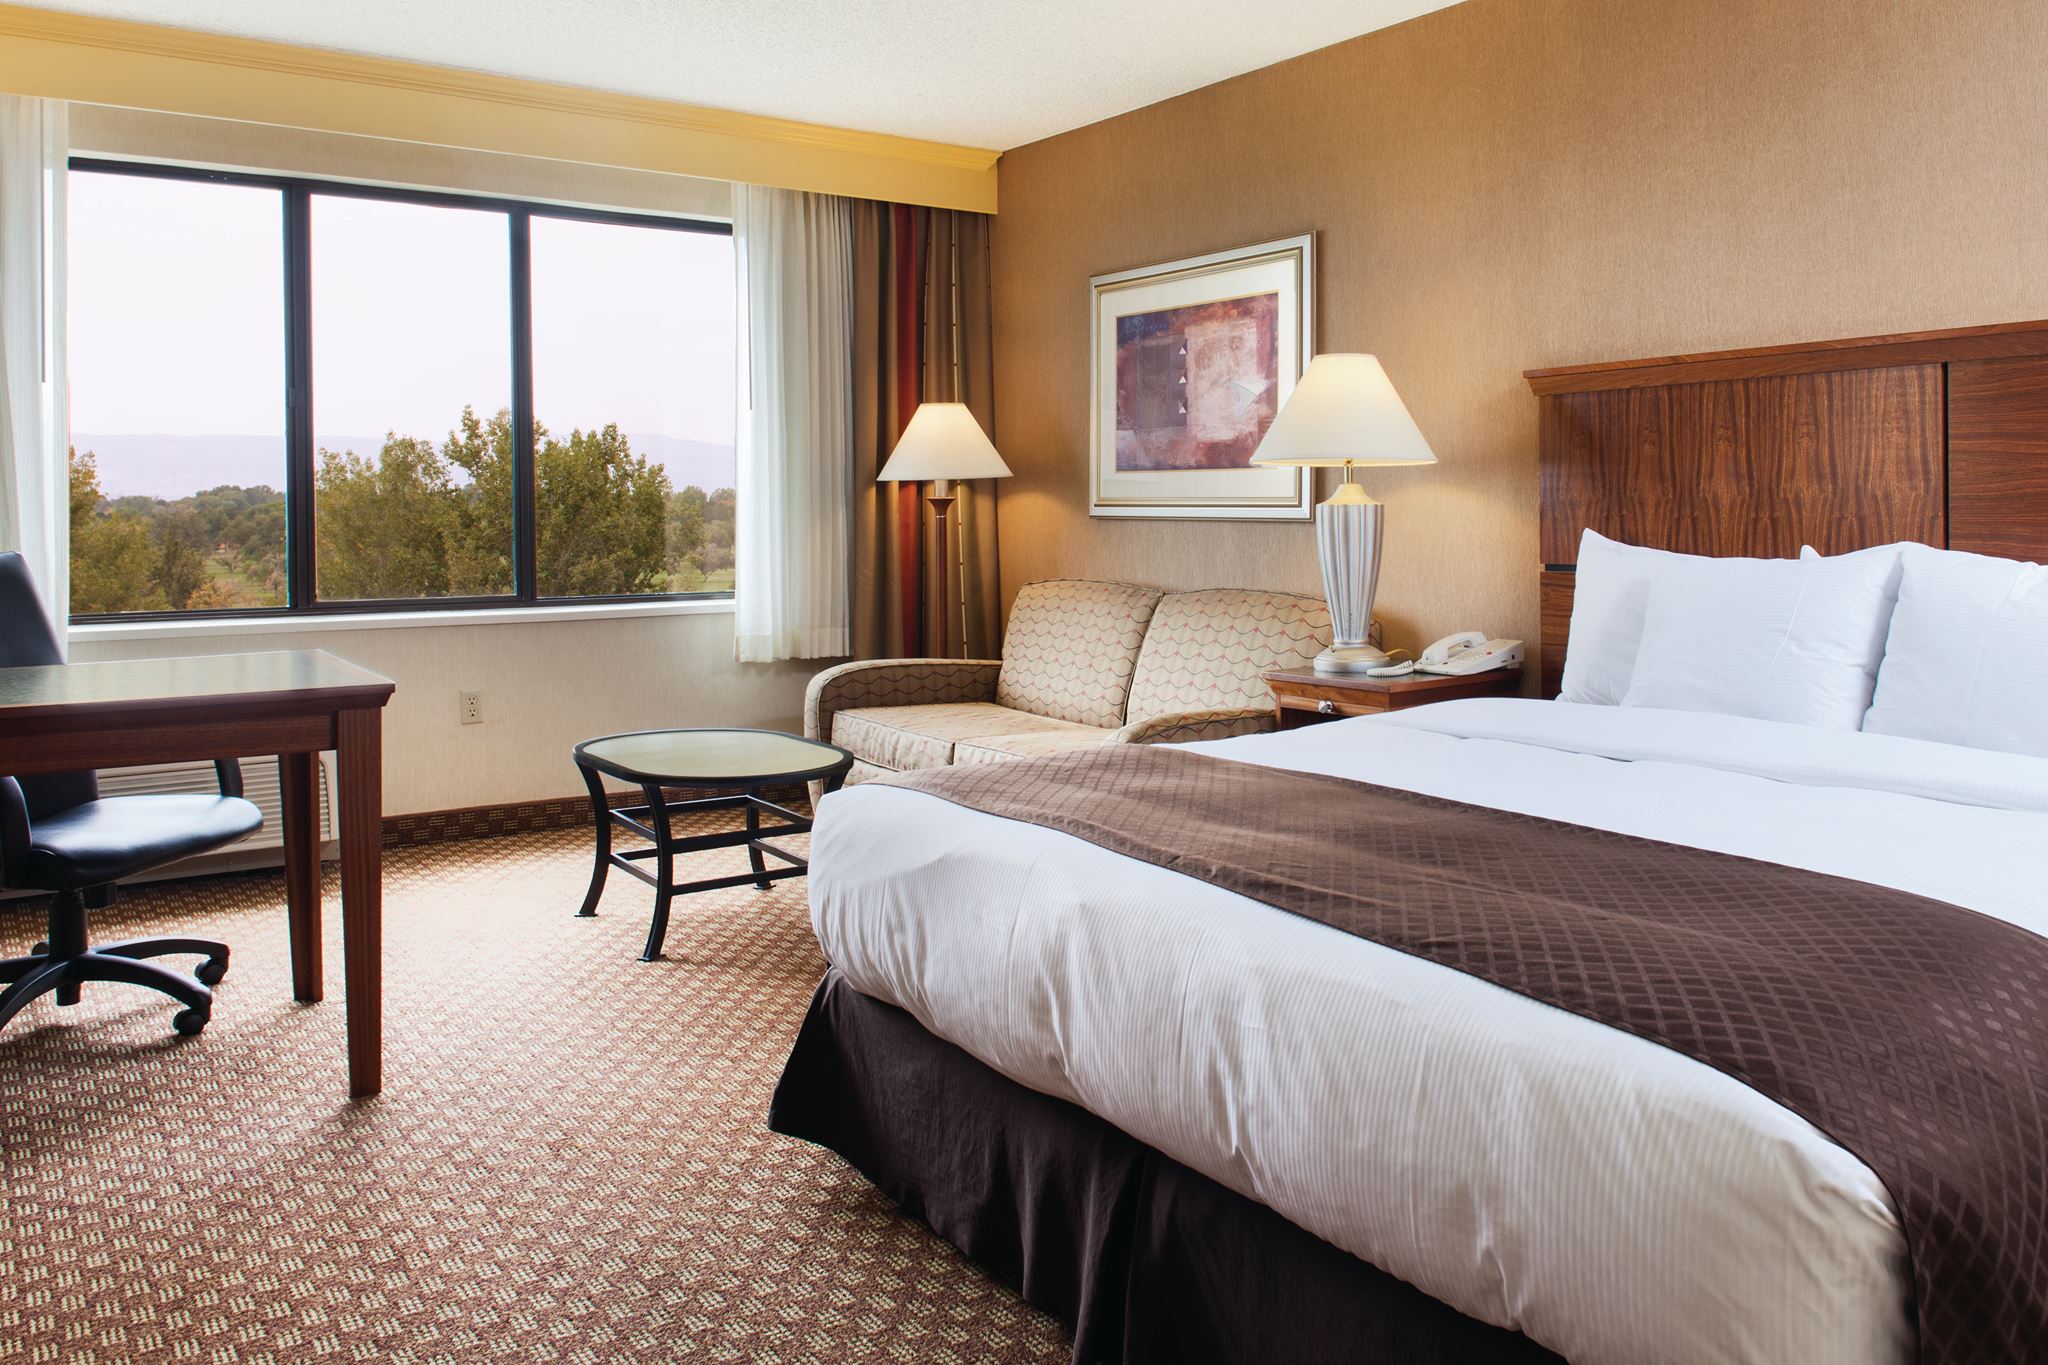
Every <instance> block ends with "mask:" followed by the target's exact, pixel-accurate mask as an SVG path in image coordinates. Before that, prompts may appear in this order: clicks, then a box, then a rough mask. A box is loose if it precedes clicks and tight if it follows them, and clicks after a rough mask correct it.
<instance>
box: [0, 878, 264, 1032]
mask: <svg viewBox="0 0 2048 1365" xmlns="http://www.w3.org/2000/svg"><path fill="white" fill-rule="evenodd" d="M176 953H195V954H198V955H200V956H202V957H204V958H205V959H206V961H205V962H204V963H202V964H200V966H199V968H198V969H197V970H196V971H195V972H194V973H193V974H192V975H191V976H186V975H185V974H183V973H182V972H174V971H172V970H171V969H170V968H168V967H160V966H158V965H157V964H156V963H154V962H149V961H145V960H144V959H147V958H152V957H167V956H170V955H172V954H176ZM227 972H228V946H227V945H226V944H225V943H216V942H214V941H213V940H212V939H204V938H136V939H125V940H122V941H121V942H118V943H107V944H102V945H101V946H99V947H97V948H93V947H88V946H87V944H86V941H85V901H84V898H83V897H82V896H81V895H80V894H79V893H78V892H76V891H60V892H58V893H57V898H56V899H55V900H54V901H52V902H51V903H50V937H49V938H48V939H47V940H45V941H44V942H42V943H39V944H37V945H36V949H35V951H34V952H32V953H30V954H29V955H28V956H27V957H13V958H7V959H5V960H4V961H0V983H5V984H6V987H7V989H6V990H4V991H0V1027H5V1026H6V1024H7V1021H8V1020H10V1019H12V1018H13V1017H14V1016H15V1015H17V1014H19V1013H20V1012H21V1011H22V1009H23V1008H24V1007H26V1006H27V1005H28V1003H29V1002H30V1001H31V1000H36V999H39V998H41V997H42V996H45V995H49V994H52V993H54V994H55V995H56V997H57V1003H58V1004H59V1005H75V1004H77V1003H78V997H79V988H80V987H81V986H83V985H84V984H85V983H86V982H88V981H117V982H121V983H124V984H126V985H130V986H146V987H148V988H149V989H150V990H153V991H161V992H162V993H163V994H165V995H168V996H170V997H171V998H172V999H173V1000H176V1001H177V1002H178V1003H179V1004H181V1005H183V1006H184V1007H185V1008H184V1009H182V1010H180V1011H178V1013H177V1015H176V1016H175V1017H174V1018H173V1019H172V1020H171V1026H172V1027H173V1028H175V1029H176V1030H177V1031H178V1032H180V1033H182V1034H185V1035H186V1036H188V1037H189V1036H191V1035H192V1034H195V1033H198V1032H199V1031H200V1030H201V1029H203V1028H205V1027H206V1025H207V1021H208V1020H210V1019H211V1018H212V1017H213V991H212V990H211V989H209V988H210V987H212V986H216V985H218V984H220V979H221V978H222V977H224V976H226V975H227Z"/></svg>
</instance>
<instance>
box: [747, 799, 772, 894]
mask: <svg viewBox="0 0 2048 1365" xmlns="http://www.w3.org/2000/svg"><path fill="white" fill-rule="evenodd" d="M754 790H755V789H754V788H752V787H749V788H747V861H748V862H749V863H750V864H752V865H753V868H754V889H755V890H756V891H766V890H767V889H768V878H767V877H766V876H764V875H763V874H764V873H766V872H767V871H768V864H767V862H766V861H764V860H763V859H762V857H761V842H760V840H761V808H760V807H759V806H757V805H755V804H754V801H755V796H754Z"/></svg>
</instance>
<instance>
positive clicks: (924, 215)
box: [853, 200, 1002, 659]
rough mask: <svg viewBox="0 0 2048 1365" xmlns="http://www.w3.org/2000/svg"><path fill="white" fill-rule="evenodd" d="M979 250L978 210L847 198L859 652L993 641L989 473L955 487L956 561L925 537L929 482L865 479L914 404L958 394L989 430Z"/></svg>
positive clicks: (898, 654) (983, 232) (989, 361)
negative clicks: (946, 616) (944, 615)
mask: <svg viewBox="0 0 2048 1365" xmlns="http://www.w3.org/2000/svg"><path fill="white" fill-rule="evenodd" d="M988 247H989V220H988V218H987V217H986V216H985V215H983V214H979V213H959V212H954V211H952V210H949V209H929V208H917V207H913V206H911V205H907V204H881V203H875V202H872V201H869V200H855V201H854V203H853V335H854V344H853V459H854V493H853V500H854V517H853V554H854V561H853V651H854V657H856V658H861V659H887V658H903V657H919V656H923V655H928V654H937V653H939V652H940V644H939V642H940V640H941V639H943V640H945V641H946V646H945V652H947V653H949V654H953V655H962V656H964V657H967V658H991V657H993V656H994V655H995V653H996V652H997V651H998V650H999V649H1000V648H1001V644H1002V632H1001V627H1000V623H999V622H998V620H997V614H998V611H999V606H998V597H997V583H996V498H995V481H994V480H988V479H985V480H982V481H980V482H977V483H973V484H964V483H963V484H958V485H955V488H956V491H957V492H958V494H959V501H958V502H957V503H955V504H954V507H953V516H952V522H953V526H954V528H955V532H954V545H953V549H954V551H956V552H957V556H958V561H959V562H958V564H957V565H956V564H955V563H954V562H953V560H954V554H952V553H949V552H948V550H947V547H944V546H941V545H940V544H939V543H938V541H937V539H936V537H935V534H934V529H933V524H932V515H931V509H930V507H929V506H927V505H926V503H925V500H924V495H925V493H926V492H927V491H929V490H928V489H927V488H926V487H924V486H923V485H921V484H884V483H876V482H875V475H876V474H878V473H880V472H881V469H882V465H883V463H884V462H885V461H887V460H888V458H889V452H890V451H891V450H893V449H894V448H895V446H896V438H897V437H898V436H900V435H902V434H903V427H904V424H905V423H907V422H909V420H910V414H911V413H913V412H915V411H916V410H917V405H918V404H919V403H921V402H934V403H949V402H950V403H965V404H967V406H968V407H969V408H970V409H972V410H973V412H974V416H975V420H976V421H978V422H980V423H981V426H982V430H984V431H986V432H988V433H990V434H991V435H993V434H994V432H995V393H994V384H995V373H994V371H995V366H994V359H993V350H992V345H991V336H990V327H989V249H988ZM942 575H944V576H945V577H943V578H942ZM944 601H950V602H951V603H952V604H953V618H952V620H951V621H950V622H949V623H943V624H945V625H946V626H947V628H946V629H945V630H944V631H943V633H942V632H941V625H942V622H941V621H940V612H941V606H940V604H941V602H944Z"/></svg>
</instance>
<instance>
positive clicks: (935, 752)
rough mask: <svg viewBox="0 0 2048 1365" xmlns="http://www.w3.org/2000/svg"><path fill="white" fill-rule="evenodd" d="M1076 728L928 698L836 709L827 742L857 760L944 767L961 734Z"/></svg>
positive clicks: (902, 768) (908, 767) (979, 704)
mask: <svg viewBox="0 0 2048 1365" xmlns="http://www.w3.org/2000/svg"><path fill="white" fill-rule="evenodd" d="M1081 728H1083V727H1080V726H1076V725H1070V724H1068V723H1067V722H1065V721H1058V720H1053V719H1052V718H1050V717H1048V716H1034V715H1032V714H1030V713H1029V712H1027V711H1012V710H1010V709H1009V708H1007V707H1003V706H996V705H993V704H991V703H989V702H985V701H960V702H930V703H926V704H924V705H921V706H862V707H856V708H854V709H853V710H850V711H840V712H838V713H837V714H835V715H834V716H833V717H832V742H833V743H834V744H837V745H838V746H839V747H840V748H842V749H844V750H846V751H847V752H848V753H850V754H852V755H853V756H854V757H855V758H856V759H859V760H861V761H863V762H867V763H872V764H874V765H876V766H877V767H882V768H889V769H892V770H894V771H896V772H910V771H913V770H915V769H918V768H943V767H945V766H946V765H947V764H948V763H951V762H952V761H953V746H954V745H955V744H956V743H957V742H959V741H961V740H964V739H982V738H994V737H999V736H1003V735H1023V734H1038V733H1042V732H1044V731H1048V730H1072V729H1081ZM1090 733H1094V732H1093V731H1090Z"/></svg>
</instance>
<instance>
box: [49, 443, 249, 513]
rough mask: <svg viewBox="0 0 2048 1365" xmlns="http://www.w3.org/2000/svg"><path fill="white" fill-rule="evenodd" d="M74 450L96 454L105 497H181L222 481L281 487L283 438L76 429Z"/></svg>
mask: <svg viewBox="0 0 2048 1365" xmlns="http://www.w3.org/2000/svg"><path fill="white" fill-rule="evenodd" d="M71 445H72V448H73V449H76V450H81V451H85V450H89V451H91V452H92V453H93V454H95V455H97V456H98V457H99V467H100V490H101V491H102V492H104V493H105V494H106V495H107V496H108V497H110V498H125V497H131V496H136V495H141V496H145V497H152V498H167V499H168V498H183V497H189V496H190V495H191V494H193V493H196V492H198V491H199V490H200V489H202V488H217V487H219V486H220V485H221V484H224V483H231V484H240V485H242V486H244V487H248V486H250V485H253V484H268V485H270V486H271V487H272V488H276V489H282V488H283V487H284V437H282V436H167V435H161V434H158V435H136V436H101V435H95V434H92V433H88V432H83V431H78V432H73V433H72V435H71Z"/></svg>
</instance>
